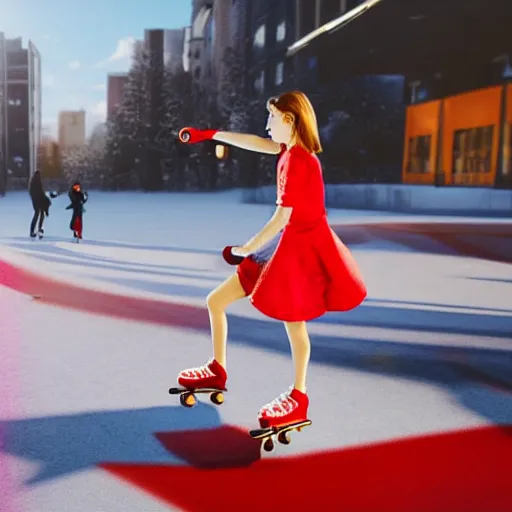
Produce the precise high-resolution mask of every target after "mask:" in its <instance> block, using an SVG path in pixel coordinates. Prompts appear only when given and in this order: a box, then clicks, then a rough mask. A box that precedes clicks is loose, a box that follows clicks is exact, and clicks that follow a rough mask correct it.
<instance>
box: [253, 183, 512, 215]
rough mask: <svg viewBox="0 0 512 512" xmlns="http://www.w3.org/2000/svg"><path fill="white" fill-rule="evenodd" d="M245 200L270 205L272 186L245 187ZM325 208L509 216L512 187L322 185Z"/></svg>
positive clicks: (273, 197)
mask: <svg viewBox="0 0 512 512" xmlns="http://www.w3.org/2000/svg"><path fill="white" fill-rule="evenodd" d="M243 200H244V202H247V203H263V204H271V203H275V201H276V187H275V186H274V185H272V186H266V187H259V188H256V189H245V190H244V191H243ZM326 205H327V208H341V209H356V210H382V211H391V212H401V213H416V214H429V215H471V216H482V217H512V190H496V189H490V188H467V187H433V186H425V185H424V186H418V185H381V184H361V185H326Z"/></svg>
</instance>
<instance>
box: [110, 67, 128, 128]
mask: <svg viewBox="0 0 512 512" xmlns="http://www.w3.org/2000/svg"><path fill="white" fill-rule="evenodd" d="M127 82H128V73H111V74H109V75H108V82H107V120H108V121H111V120H112V119H113V118H114V117H115V116H116V114H117V110H118V108H119V105H120V103H121V102H122V101H123V95H124V88H125V86H126V84H127Z"/></svg>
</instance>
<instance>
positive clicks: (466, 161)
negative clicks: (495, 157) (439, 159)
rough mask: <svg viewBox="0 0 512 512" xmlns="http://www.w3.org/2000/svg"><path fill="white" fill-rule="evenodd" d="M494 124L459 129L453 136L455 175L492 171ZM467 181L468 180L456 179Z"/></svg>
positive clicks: (453, 167)
mask: <svg viewBox="0 0 512 512" xmlns="http://www.w3.org/2000/svg"><path fill="white" fill-rule="evenodd" d="M493 136H494V126H492V125H491V126H479V127H478V128H468V129H463V130H457V131H456V132H455V133H454V137H453V151H452V158H453V164H452V169H453V174H454V177H455V178H457V176H462V175H464V174H468V173H488V172H490V171H491V155H492V142H493ZM456 181H457V182H459V181H462V182H463V183H466V180H464V179H463V178H462V180H456Z"/></svg>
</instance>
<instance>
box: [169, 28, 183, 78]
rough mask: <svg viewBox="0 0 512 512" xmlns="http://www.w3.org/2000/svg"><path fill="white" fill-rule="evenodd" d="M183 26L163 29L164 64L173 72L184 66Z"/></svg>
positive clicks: (180, 69)
mask: <svg viewBox="0 0 512 512" xmlns="http://www.w3.org/2000/svg"><path fill="white" fill-rule="evenodd" d="M185 35H186V29H185V28H178V29H166V30H164V66H165V67H166V68H167V69H168V70H170V71H171V72H173V73H176V72H178V71H182V70H183V69H184V68H185V63H184V59H183V52H184V47H185Z"/></svg>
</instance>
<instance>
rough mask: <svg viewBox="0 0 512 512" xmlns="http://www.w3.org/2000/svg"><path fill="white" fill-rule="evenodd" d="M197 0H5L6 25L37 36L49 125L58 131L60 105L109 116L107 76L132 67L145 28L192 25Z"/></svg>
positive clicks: (2, 16) (90, 120)
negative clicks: (136, 42) (133, 47)
mask: <svg viewBox="0 0 512 512" xmlns="http://www.w3.org/2000/svg"><path fill="white" fill-rule="evenodd" d="M191 5H192V1H191V0H147V1H143V0H80V1H79V0H0V31H1V32H4V33H5V34H6V36H7V37H9V38H10V37H19V36H22V37H23V45H24V47H26V45H27V42H28V40H29V39H31V40H32V41H33V42H34V44H35V45H36V46H37V48H38V49H39V51H40V53H41V59H42V74H43V90H42V101H43V107H42V108H43V125H45V127H46V128H47V132H48V134H50V135H53V136H55V135H56V120H57V116H58V112H59V111H60V110H70V109H71V110H74V109H80V108H83V109H85V110H86V111H87V115H86V117H87V129H88V132H89V131H90V130H91V128H92V126H93V125H94V124H95V123H97V122H98V121H102V120H104V117H105V109H106V77H107V74H108V73H109V72H120V71H127V70H128V67H129V63H130V55H131V53H130V52H131V42H132V40H133V39H142V38H143V35H144V29H145V28H180V27H184V26H188V25H190V18H191Z"/></svg>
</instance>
